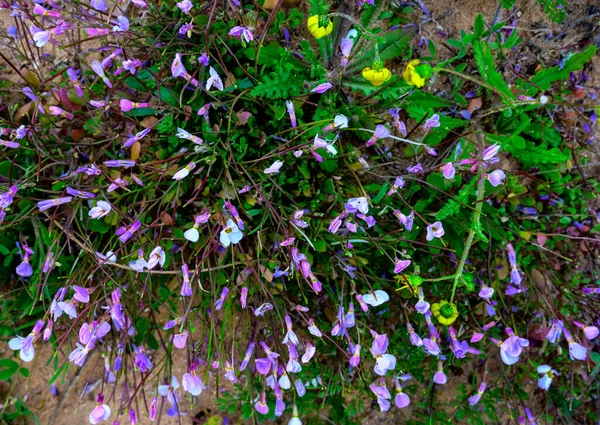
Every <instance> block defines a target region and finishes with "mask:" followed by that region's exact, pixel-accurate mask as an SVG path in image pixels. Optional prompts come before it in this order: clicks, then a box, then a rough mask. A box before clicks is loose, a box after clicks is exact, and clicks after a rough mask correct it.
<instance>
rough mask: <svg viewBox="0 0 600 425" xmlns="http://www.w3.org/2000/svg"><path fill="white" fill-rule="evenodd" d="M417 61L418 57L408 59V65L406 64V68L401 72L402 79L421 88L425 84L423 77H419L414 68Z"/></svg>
mask: <svg viewBox="0 0 600 425" xmlns="http://www.w3.org/2000/svg"><path fill="white" fill-rule="evenodd" d="M419 63H420V61H419V59H415V60H412V61H410V62H409V63H408V65H406V69H405V70H404V73H403V74H402V76H403V77H404V81H406V83H407V84H408V85H409V86H417V87H418V88H421V87H423V86H424V85H425V78H423V77H421V76H420V75H419V74H418V73H417V70H416V68H417V65H419Z"/></svg>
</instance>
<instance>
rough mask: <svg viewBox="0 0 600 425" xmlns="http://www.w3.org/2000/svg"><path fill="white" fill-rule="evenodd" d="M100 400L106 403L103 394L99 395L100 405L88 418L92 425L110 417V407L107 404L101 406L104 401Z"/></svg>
mask: <svg viewBox="0 0 600 425" xmlns="http://www.w3.org/2000/svg"><path fill="white" fill-rule="evenodd" d="M100 400H102V401H104V397H102V396H101V394H99V395H98V404H97V405H96V407H95V408H94V410H92V412H91V413H90V416H89V417H88V419H89V421H90V423H91V424H92V425H95V424H97V423H98V422H101V421H105V420H107V419H108V418H109V417H110V413H111V412H110V407H108V405H106V404H101V403H102V401H100Z"/></svg>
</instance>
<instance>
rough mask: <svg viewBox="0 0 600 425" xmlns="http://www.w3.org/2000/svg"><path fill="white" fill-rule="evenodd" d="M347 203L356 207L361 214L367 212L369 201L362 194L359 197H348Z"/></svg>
mask: <svg viewBox="0 0 600 425" xmlns="http://www.w3.org/2000/svg"><path fill="white" fill-rule="evenodd" d="M348 205H350V206H351V207H353V208H356V209H357V210H358V211H360V212H361V213H363V214H367V213H368V212H369V201H368V200H367V198H365V197H364V196H361V197H360V198H350V199H348Z"/></svg>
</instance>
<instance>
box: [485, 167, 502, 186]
mask: <svg viewBox="0 0 600 425" xmlns="http://www.w3.org/2000/svg"><path fill="white" fill-rule="evenodd" d="M505 178H506V174H505V173H504V171H502V170H494V171H492V172H491V173H490V174H488V175H487V179H488V180H489V182H490V184H491V185H492V186H494V187H497V186H499V185H501V184H502V183H503V181H504V179H505Z"/></svg>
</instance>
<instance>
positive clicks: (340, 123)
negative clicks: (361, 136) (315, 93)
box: [333, 115, 349, 128]
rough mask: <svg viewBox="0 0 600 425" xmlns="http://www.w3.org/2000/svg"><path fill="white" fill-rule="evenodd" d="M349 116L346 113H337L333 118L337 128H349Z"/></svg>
mask: <svg viewBox="0 0 600 425" xmlns="http://www.w3.org/2000/svg"><path fill="white" fill-rule="evenodd" d="M348 121H349V120H348V118H347V117H346V116H345V115H336V116H335V118H334V119H333V125H334V126H335V128H348Z"/></svg>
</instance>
